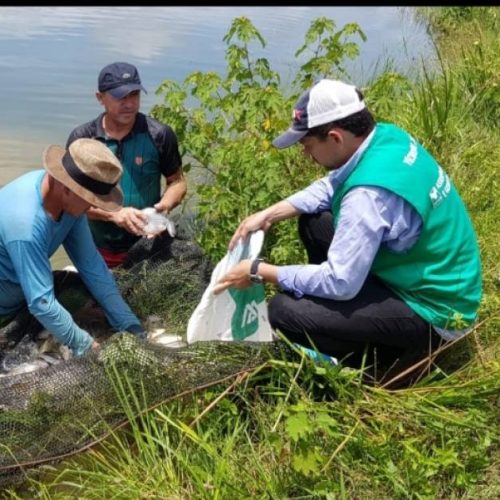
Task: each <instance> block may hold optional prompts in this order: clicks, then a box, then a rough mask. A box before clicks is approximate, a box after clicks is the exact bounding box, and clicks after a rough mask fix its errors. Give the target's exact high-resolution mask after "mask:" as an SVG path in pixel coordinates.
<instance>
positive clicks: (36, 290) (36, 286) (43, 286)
mask: <svg viewBox="0 0 500 500" xmlns="http://www.w3.org/2000/svg"><path fill="white" fill-rule="evenodd" d="M8 252H9V255H10V258H11V260H12V264H13V266H14V269H15V271H16V274H17V276H19V277H20V279H19V283H20V286H21V288H22V290H23V293H24V297H25V299H26V303H27V305H28V309H29V311H30V313H31V314H33V316H35V317H36V319H37V320H38V321H39V322H40V323H41V324H42V325H43V326H44V328H46V329H47V330H49V331H50V332H51V333H52V334H53V335H54V337H56V339H57V340H58V341H59V342H61V343H63V344H64V345H67V346H68V347H70V348H71V350H72V351H73V353H74V354H75V355H76V356H80V355H81V354H83V353H85V352H86V351H87V350H88V349H90V347H91V345H92V337H91V336H90V335H89V334H88V332H86V331H85V330H83V329H82V328H80V327H79V326H78V325H77V324H76V323H75V322H74V321H73V318H72V316H71V314H70V313H69V312H68V311H67V310H66V309H65V308H64V307H63V306H62V305H61V304H60V303H59V302H58V301H57V300H56V297H55V294H54V280H53V276H52V270H51V266H50V261H49V259H48V257H47V255H48V253H47V249H46V248H44V247H43V245H42V244H40V243H37V242H35V241H13V242H10V243H9V244H8Z"/></svg>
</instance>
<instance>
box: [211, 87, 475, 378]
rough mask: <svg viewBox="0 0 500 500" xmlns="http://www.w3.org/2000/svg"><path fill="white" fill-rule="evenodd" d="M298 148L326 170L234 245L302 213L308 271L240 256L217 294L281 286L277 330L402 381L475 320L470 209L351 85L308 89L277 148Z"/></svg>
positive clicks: (251, 223)
mask: <svg viewBox="0 0 500 500" xmlns="http://www.w3.org/2000/svg"><path fill="white" fill-rule="evenodd" d="M296 143H300V144H301V145H302V148H303V152H304V154H305V155H307V156H309V157H311V158H312V159H313V160H314V161H316V162H317V163H319V164H320V165H323V166H324V167H325V168H326V169H327V170H328V171H329V174H328V175H327V176H326V177H324V178H322V179H320V180H318V181H316V182H314V183H312V184H311V185H310V186H308V187H307V188H305V189H304V190H302V191H299V192H298V193H295V194H293V195H292V196H290V197H288V198H287V199H285V200H283V201H280V202H278V203H276V204H275V205H272V206H271V207H268V208H266V209H264V210H262V211H260V212H257V213H255V214H253V215H250V216H249V217H247V218H246V219H245V220H243V222H242V223H241V224H240V226H239V227H238V229H237V230H236V232H235V233H234V235H233V237H232V239H231V241H230V243H229V247H230V248H232V247H233V246H234V245H235V244H236V242H237V241H238V239H239V238H246V237H247V235H248V233H249V232H252V231H256V230H257V229H264V230H267V229H269V227H270V226H271V225H272V224H273V223H274V222H277V221H280V220H284V219H288V218H291V217H295V216H298V217H299V234H300V237H301V239H302V241H303V243H304V245H305V248H306V250H307V254H308V258H309V264H307V265H289V266H274V265H271V264H269V263H265V262H260V261H253V262H251V261H249V260H244V261H242V262H240V263H238V264H237V265H236V266H235V267H234V268H233V269H232V270H231V271H229V273H228V274H227V275H226V276H224V277H223V278H222V279H221V280H220V282H219V285H218V287H217V289H216V293H220V292H221V291H222V290H224V289H226V288H227V287H237V288H244V287H246V286H248V285H249V284H250V283H251V282H252V281H262V280H263V281H265V282H270V283H274V284H276V285H279V286H280V288H281V289H282V290H283V291H282V292H281V293H278V294H277V295H276V296H275V297H273V299H272V300H271V301H270V304H269V320H270V323H271V325H272V327H273V328H274V329H275V330H279V331H280V332H282V333H283V334H284V335H285V336H286V337H287V338H289V339H290V340H291V341H293V342H296V343H298V344H301V345H303V346H305V347H311V346H312V347H315V348H316V349H317V350H318V351H320V352H321V353H324V354H327V355H330V356H334V357H336V358H338V359H341V360H342V362H343V364H345V365H347V366H354V367H359V366H360V365H361V363H363V362H364V363H368V364H369V365H371V366H372V367H373V372H372V373H373V375H374V377H375V378H376V379H377V381H378V382H387V383H388V385H390V383H389V381H391V380H394V383H393V385H394V386H396V385H397V380H398V379H399V380H401V375H398V374H402V372H405V373H406V372H410V373H411V372H412V369H411V368H412V367H415V366H422V364H425V363H424V362H423V360H425V359H426V357H427V356H429V354H430V353H431V352H432V351H434V350H436V349H437V348H438V347H439V346H440V344H442V343H443V342H448V341H451V340H454V339H457V338H460V337H461V336H463V335H465V334H466V333H467V332H468V331H470V329H471V328H472V326H473V324H474V322H475V320H476V315H477V310H478V307H479V302H480V299H481V292H482V282H481V262H480V256H479V248H478V243H477V238H476V235H475V232H474V229H473V226H472V223H471V220H470V217H469V215H468V213H467V209H466V207H465V206H464V203H463V201H462V199H461V198H460V196H459V194H458V192H457V190H456V188H455V186H454V185H453V183H452V181H451V179H450V178H449V177H448V175H447V174H446V173H445V172H444V170H443V169H442V168H441V166H440V165H439V164H438V163H437V162H436V160H435V159H434V158H433V157H432V156H431V155H430V154H429V152H427V151H426V150H425V149H424V148H423V147H422V146H421V145H420V144H419V143H418V142H417V141H416V140H415V139H414V138H413V137H412V136H411V135H410V134H408V133H407V132H405V131H404V130H402V129H400V128H399V127H397V126H395V125H391V124H388V123H375V121H374V119H373V116H372V115H371V113H370V112H369V111H368V109H367V108H366V105H365V101H364V98H363V95H362V93H361V92H360V91H359V90H358V89H357V88H356V87H354V86H352V85H348V84H346V83H344V82H341V81H337V80H328V79H323V80H320V81H319V82H318V83H316V84H315V85H314V86H313V87H312V88H311V89H309V90H308V91H306V92H305V93H304V94H302V96H301V97H300V98H299V100H298V102H297V104H296V106H295V109H294V111H293V122H292V125H291V127H290V128H289V129H288V130H287V131H286V132H284V133H283V134H282V135H281V136H279V137H278V138H277V139H276V140H275V141H274V142H273V145H274V146H275V147H277V148H279V149H281V148H287V147H289V146H292V145H293V144H296ZM380 366H383V367H385V368H386V371H385V372H384V373H380V371H379V372H378V373H377V371H376V368H377V367H380ZM414 371H415V370H413V372H414ZM408 380H411V378H410V379H408ZM408 380H407V381H408Z"/></svg>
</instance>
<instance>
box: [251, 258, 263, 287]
mask: <svg viewBox="0 0 500 500" xmlns="http://www.w3.org/2000/svg"><path fill="white" fill-rule="evenodd" d="M261 262H262V259H254V260H252V264H251V265H250V275H249V278H250V281H251V282H252V283H259V284H261V283H264V277H263V276H262V275H260V274H257V270H258V268H259V264H260V263H261Z"/></svg>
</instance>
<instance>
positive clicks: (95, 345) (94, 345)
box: [90, 340, 101, 352]
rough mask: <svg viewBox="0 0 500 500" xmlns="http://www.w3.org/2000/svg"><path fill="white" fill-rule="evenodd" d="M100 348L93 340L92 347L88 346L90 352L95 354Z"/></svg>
mask: <svg viewBox="0 0 500 500" xmlns="http://www.w3.org/2000/svg"><path fill="white" fill-rule="evenodd" d="M100 348H101V344H99V342H97V340H94V341H93V342H92V345H91V346H90V350H91V351H93V352H97V351H98V350H99V349H100Z"/></svg>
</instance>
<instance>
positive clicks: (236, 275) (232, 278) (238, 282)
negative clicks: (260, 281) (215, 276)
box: [213, 259, 252, 295]
mask: <svg viewBox="0 0 500 500" xmlns="http://www.w3.org/2000/svg"><path fill="white" fill-rule="evenodd" d="M251 265H252V261H251V260H250V259H245V260H242V261H241V262H238V264H236V265H235V266H234V267H233V268H232V269H230V270H229V271H228V272H227V273H226V274H225V275H224V276H223V277H222V278H221V279H220V280H219V281H218V282H217V285H215V287H214V289H213V293H214V295H219V293H221V292H223V291H224V290H226V289H227V288H229V287H234V288H247V287H249V286H250V285H251V284H252V283H251V281H250V277H249V276H250V266H251Z"/></svg>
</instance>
